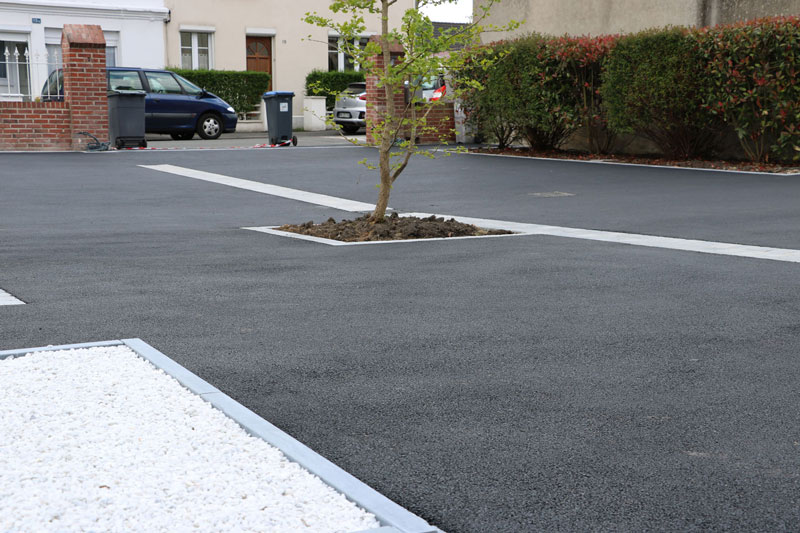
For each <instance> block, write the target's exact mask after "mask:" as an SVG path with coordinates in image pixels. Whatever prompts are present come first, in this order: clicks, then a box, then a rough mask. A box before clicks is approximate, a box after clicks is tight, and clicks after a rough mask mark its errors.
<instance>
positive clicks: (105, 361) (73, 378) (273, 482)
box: [0, 346, 379, 532]
mask: <svg viewBox="0 0 800 533" xmlns="http://www.w3.org/2000/svg"><path fill="white" fill-rule="evenodd" d="M0 435H1V436H2V437H0V502H2V505H0V531H3V532H23V531H148V532H159V531H167V532H180V531H189V530H191V531H270V532H298V531H315V532H316V531H320V532H322V531H325V532H328V531H331V532H333V531H359V530H365V529H371V528H377V527H379V524H378V522H377V521H376V520H375V518H374V516H373V515H371V514H368V513H366V512H365V511H363V510H361V509H360V508H358V507H356V506H355V504H353V503H352V502H349V501H348V500H347V499H346V498H345V497H344V496H343V495H341V494H339V493H338V492H336V491H335V490H333V489H331V488H330V487H328V486H327V485H325V484H324V483H323V482H322V481H320V480H319V479H318V478H316V477H314V476H313V475H311V474H310V473H309V472H307V471H306V470H304V469H303V468H302V467H300V466H299V465H297V464H296V463H292V462H290V461H289V460H287V459H286V457H285V456H284V455H283V454H282V453H281V452H280V451H279V450H277V449H276V448H274V447H272V446H270V445H269V444H267V443H265V442H264V441H262V440H260V439H257V438H254V437H251V436H250V435H248V434H247V433H246V432H245V431H244V430H242V429H241V428H240V427H239V426H238V425H237V424H236V423H235V422H233V421H232V420H231V419H229V418H228V417H226V416H225V415H224V414H222V413H221V412H219V411H217V410H216V409H214V408H213V407H211V406H210V405H209V404H208V403H206V402H205V401H203V400H202V399H201V398H200V397H198V396H196V395H195V394H193V393H191V392H190V391H188V390H186V389H185V388H183V387H182V386H181V385H180V384H179V383H178V382H177V381H175V380H174V379H173V378H171V377H169V376H167V375H166V374H164V372H162V371H160V370H156V369H155V368H154V367H153V366H152V365H150V364H149V363H148V362H146V361H144V360H143V359H141V358H139V357H138V356H137V355H136V354H135V353H134V352H133V351H131V350H130V349H129V348H127V347H124V346H112V347H101V348H88V349H79V350H63V351H50V352H37V353H32V354H28V355H25V356H23V357H16V358H10V359H5V360H0Z"/></svg>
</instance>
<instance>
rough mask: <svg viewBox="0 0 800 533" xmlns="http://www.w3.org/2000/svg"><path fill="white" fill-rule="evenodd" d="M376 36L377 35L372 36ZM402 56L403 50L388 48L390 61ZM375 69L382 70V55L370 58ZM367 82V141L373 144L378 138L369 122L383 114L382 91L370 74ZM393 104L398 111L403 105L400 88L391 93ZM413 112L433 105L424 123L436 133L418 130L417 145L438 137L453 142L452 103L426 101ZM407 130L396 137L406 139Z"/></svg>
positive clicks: (436, 139) (422, 111)
mask: <svg viewBox="0 0 800 533" xmlns="http://www.w3.org/2000/svg"><path fill="white" fill-rule="evenodd" d="M372 39H377V37H372ZM402 55H403V49H402V48H397V47H393V48H392V50H391V57H392V61H393V62H394V61H396V60H397V59H399V58H401V57H402ZM374 62H375V63H374V64H375V70H381V69H383V65H384V63H383V56H382V55H379V56H377V57H375V58H374ZM366 82H367V142H368V143H370V144H375V143H377V142H378V141H379V139H376V138H375V136H374V135H373V128H372V124H373V123H375V122H377V121H378V120H380V119H382V117H383V115H384V114H385V113H386V92H385V90H384V88H383V87H378V78H377V77H376V76H374V75H369V76H367V77H366ZM394 105H395V108H396V109H398V110H402V109H403V107H405V105H406V100H405V94H404V92H403V91H402V90H401V91H399V92H397V93H395V95H394ZM417 106H418V107H417V113H418V115H421V114H423V113H425V111H426V110H427V107H428V106H434V108H433V109H431V111H430V113H429V114H428V119H427V125H428V126H433V127H434V128H435V129H436V132H425V133H418V134H417V138H418V142H419V143H420V144H438V143H439V142H441V141H442V140H446V141H447V142H449V143H454V142H455V140H456V136H455V116H454V112H453V103H452V102H449V101H447V102H432V103H428V104H417ZM408 135H409V132H408V131H406V132H401V133H400V134H399V136H401V137H403V136H405V137H406V138H408Z"/></svg>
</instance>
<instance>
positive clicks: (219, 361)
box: [0, 147, 800, 533]
mask: <svg viewBox="0 0 800 533" xmlns="http://www.w3.org/2000/svg"><path fill="white" fill-rule="evenodd" d="M372 155H373V153H372V152H371V151H368V150H366V149H358V148H347V147H346V148H305V149H301V148H300V147H298V148H286V149H275V150H249V151H196V152H158V151H153V152H150V151H145V152H135V153H110V154H39V155H33V154H21V155H17V154H5V155H0V288H2V289H4V290H6V291H8V292H10V293H11V294H13V295H14V296H16V297H18V298H20V299H22V300H24V301H26V302H27V303H28V305H25V306H9V307H0V349H14V348H24V347H33V346H42V345H47V344H66V343H77V342H88V341H97V340H107V339H118V338H125V337H140V338H142V339H143V340H145V341H146V342H148V343H150V344H151V345H153V346H154V347H156V348H157V349H159V350H161V351H163V352H164V353H166V354H167V355H168V356H170V357H172V358H174V359H175V360H177V361H178V362H179V363H181V364H182V365H184V366H186V367H187V368H189V369H190V370H191V371H193V372H195V373H197V374H199V375H200V376H201V377H202V378H204V379H206V380H207V381H209V382H211V383H212V384H214V385H216V386H217V387H219V388H220V389H221V390H223V391H224V392H226V393H228V394H229V395H231V396H232V397H233V398H235V399H236V400H238V401H240V402H241V403H243V404H244V405H246V406H247V407H249V408H251V409H253V410H254V411H256V412H257V413H259V414H260V415H262V416H263V417H264V418H266V419H267V420H269V421H270V422H272V423H274V424H275V425H277V426H278V427H280V428H282V429H283V430H285V431H287V432H288V433H290V434H291V435H293V436H294V437H296V438H297V439H299V440H300V441H302V442H304V443H305V444H307V445H309V446H310V447H311V448H313V449H314V450H316V451H317V452H319V453H321V454H322V455H324V456H326V457H327V458H329V459H331V460H332V461H334V462H335V463H337V464H338V465H340V466H341V467H342V468H344V469H345V470H347V471H349V472H351V473H352V474H354V475H355V476H357V477H359V478H360V479H362V480H363V481H365V482H366V483H368V484H369V485H371V486H372V487H374V488H376V489H377V490H379V491H380V492H382V493H383V494H385V495H387V496H388V497H390V498H392V499H393V500H395V501H397V502H398V503H400V504H401V505H403V506H405V507H407V508H408V509H410V510H411V511H413V512H415V513H417V514H419V515H421V516H422V517H424V518H425V519H427V520H429V521H431V522H432V523H434V524H436V525H437V526H439V527H441V528H442V529H443V530H445V531H447V532H449V533H453V532H480V533H483V532H504V531H524V532H527V531H644V530H664V531H676V530H681V531H685V530H698V531H699V530H702V531H726V530H735V531H797V530H798V529H800V490H799V489H800V408H799V407H798V405H800V398H798V390H799V389H800V385H798V383H800V360H799V358H798V355H799V353H800V283H798V280H799V279H800V277H799V276H798V274H799V273H800V264H793V263H783V262H777V261H767V260H756V259H745V258H737V257H727V256H715V255H706V254H697V253H691V252H682V251H672V250H663V249H652V248H644V247H634V246H626V245H618V244H610V243H603V242H593V241H584V240H576V239H562V238H555V237H545V236H526V237H509V238H494V239H473V240H459V241H451V242H427V243H403V244H390V245H370V246H350V247H330V246H325V245H321V244H316V243H310V242H303V241H299V240H295V239H289V238H283V237H277V236H272V235H266V234H261V233H256V232H251V231H245V230H241V229H239V228H240V227H243V226H263V225H276V224H281V223H286V222H303V221H306V220H311V219H313V220H324V219H326V218H328V217H329V216H333V217H335V218H337V219H339V218H342V217H349V216H352V215H351V214H349V213H343V212H340V211H336V210H332V209H328V208H321V207H316V206H312V205H310V204H304V203H301V202H296V201H292V200H286V199H281V198H275V197H272V196H267V195H263V194H257V193H254V192H249V191H243V190H238V189H233V188H230V187H226V186H222V185H217V184H212V183H205V182H200V181H197V180H192V179H189V178H184V177H180V176H174V175H169V174H165V173H159V172H155V171H152V170H147V169H142V168H139V167H137V165H139V164H158V163H169V164H173V165H178V166H184V167H189V168H193V169H198V170H205V171H210V172H218V173H223V174H226V175H231V176H236V177H241V178H246V179H253V180H258V181H263V182H265V183H272V184H277V185H284V186H289V187H295V188H298V189H303V190H309V191H312V192H318V193H324V194H330V195H334V196H340V197H344V198H348V199H354V200H361V201H366V202H371V201H374V199H375V197H376V194H377V193H376V189H375V187H374V184H375V183H376V181H377V178H376V177H375V175H374V174H372V173H370V172H368V171H366V170H365V169H363V168H361V167H358V166H357V165H356V164H355V162H356V161H358V160H359V159H362V158H363V157H367V156H370V157H371V156H372ZM550 191H563V192H570V193H573V194H575V196H570V197H559V198H541V197H536V196H532V195H531V194H530V193H538V192H550ZM798 200H800V177H797V176H763V175H752V174H743V173H741V174H735V173H718V172H704V171H692V170H676V169H663V168H656V169H647V168H641V167H625V166H619V165H597V164H591V163H569V162H563V161H552V162H550V161H536V160H522V159H500V158H496V157H484V156H475V155H455V156H452V157H447V158H441V159H437V160H434V161H428V160H416V161H415V162H413V163H412V165H411V167H410V168H409V170H408V171H407V173H406V174H404V175H403V176H402V177H401V178H400V179H399V180H398V182H397V184H396V187H395V191H394V192H393V196H392V201H391V205H392V206H393V207H395V208H396V209H399V210H401V211H402V210H408V211H411V210H413V211H425V212H441V213H448V214H457V215H463V216H476V217H486V218H495V219H502V220H511V221H518V222H532V223H542V224H554V225H563V226H569V227H579V228H593V229H608V230H614V231H626V232H635V233H647V234H653V235H662V236H673V237H683V238H692V239H698V238H699V239H708V240H716V241H724V242H735V243H743V244H755V245H763V246H778V247H786V248H800V232H798V228H799V227H800V202H798ZM0 438H1V437H0Z"/></svg>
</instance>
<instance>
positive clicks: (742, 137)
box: [693, 17, 800, 161]
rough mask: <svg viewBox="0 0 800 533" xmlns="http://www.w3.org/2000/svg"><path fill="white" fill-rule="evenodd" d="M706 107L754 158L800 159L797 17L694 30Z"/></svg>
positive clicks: (799, 25) (799, 32)
mask: <svg viewBox="0 0 800 533" xmlns="http://www.w3.org/2000/svg"><path fill="white" fill-rule="evenodd" d="M693 37H694V38H695V39H696V44H697V49H698V51H699V53H700V55H701V57H702V59H703V61H704V62H705V69H704V72H703V73H702V75H703V76H704V77H705V79H707V80H708V81H709V87H708V88H707V92H706V101H705V102H704V103H705V108H706V109H708V110H709V111H710V112H711V113H713V114H715V115H717V116H719V117H720V118H722V119H723V120H724V121H725V122H726V123H727V124H729V125H730V126H732V127H733V129H734V130H735V131H736V134H737V136H738V137H739V141H740V143H741V145H742V149H743V150H744V151H745V153H746V154H747V156H748V157H749V158H750V159H751V160H752V161H769V160H770V159H783V160H790V159H795V160H797V159H800V83H798V81H797V76H798V74H800V18H798V17H777V18H771V19H761V20H755V21H751V22H746V23H740V24H735V25H730V26H718V27H715V28H711V29H705V30H701V31H698V32H696V33H695V34H694V35H693Z"/></svg>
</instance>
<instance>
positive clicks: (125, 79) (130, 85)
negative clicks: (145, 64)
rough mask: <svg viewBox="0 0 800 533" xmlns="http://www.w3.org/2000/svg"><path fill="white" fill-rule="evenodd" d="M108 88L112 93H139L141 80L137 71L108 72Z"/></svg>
mask: <svg viewBox="0 0 800 533" xmlns="http://www.w3.org/2000/svg"><path fill="white" fill-rule="evenodd" d="M108 88H109V89H111V90H112V91H141V90H142V79H141V78H140V77H139V71H137V70H109V71H108Z"/></svg>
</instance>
